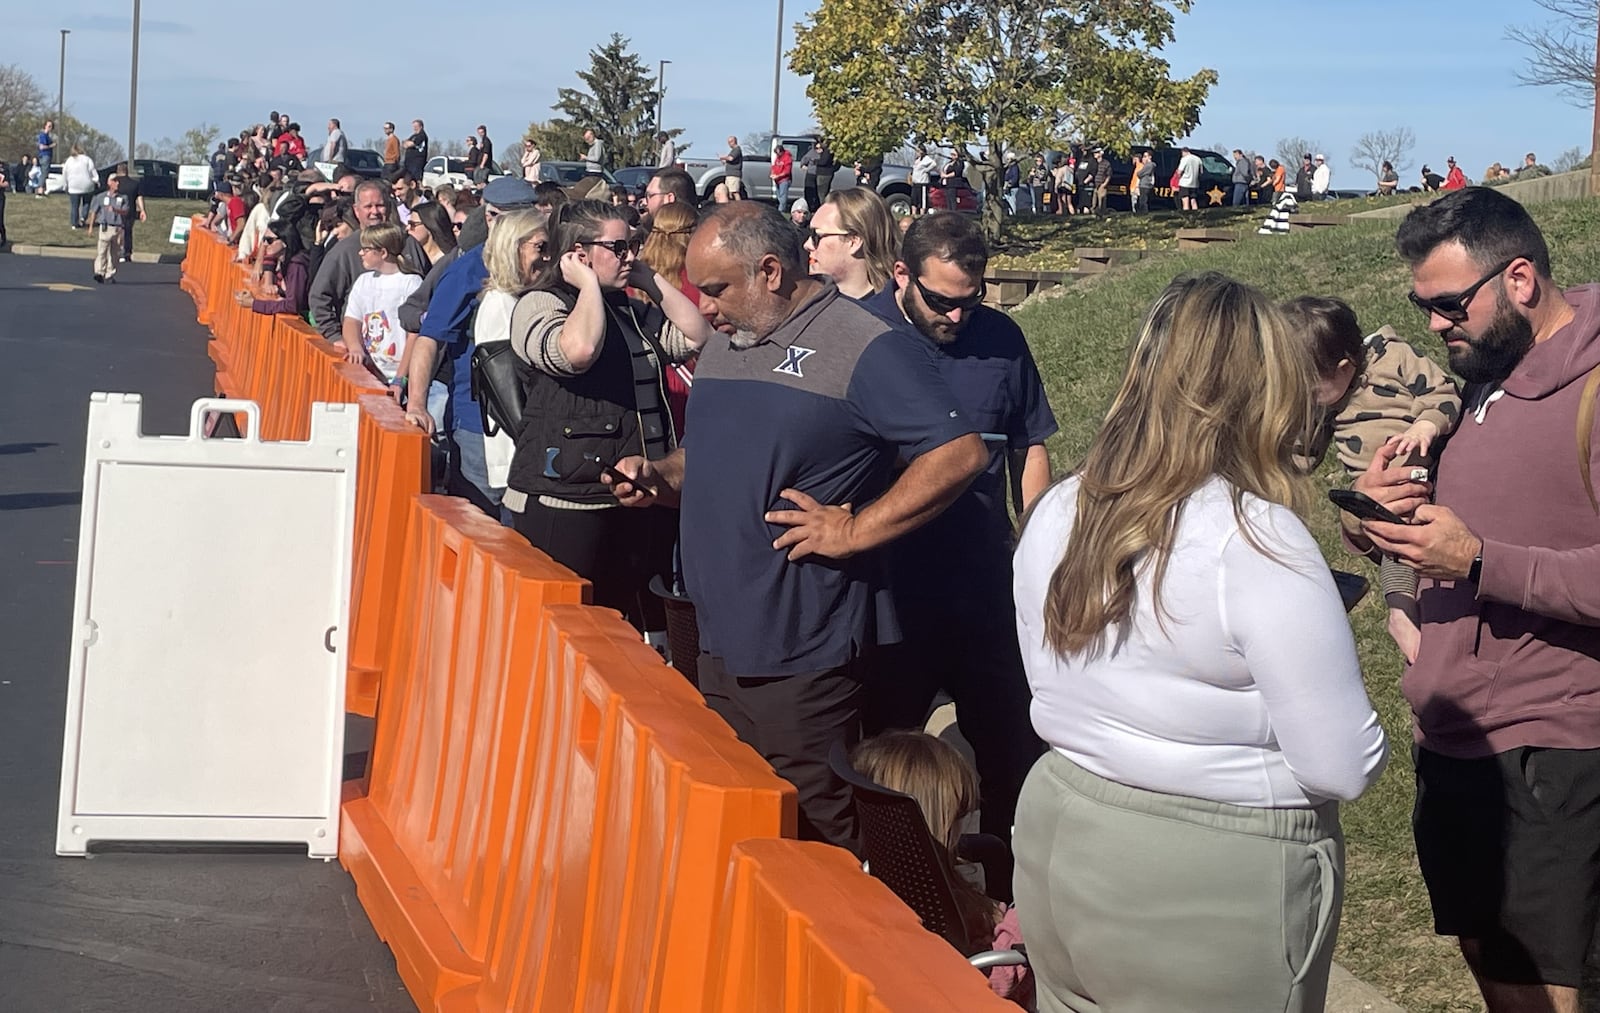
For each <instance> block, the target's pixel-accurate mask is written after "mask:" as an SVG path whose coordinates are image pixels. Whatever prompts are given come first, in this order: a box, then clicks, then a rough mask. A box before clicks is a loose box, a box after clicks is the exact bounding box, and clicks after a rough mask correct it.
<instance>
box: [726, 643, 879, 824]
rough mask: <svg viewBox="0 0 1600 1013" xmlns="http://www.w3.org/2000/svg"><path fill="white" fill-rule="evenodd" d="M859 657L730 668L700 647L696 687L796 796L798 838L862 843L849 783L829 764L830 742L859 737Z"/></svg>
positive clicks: (851, 741) (847, 745)
mask: <svg viewBox="0 0 1600 1013" xmlns="http://www.w3.org/2000/svg"><path fill="white" fill-rule="evenodd" d="M863 667H864V666H863V664H862V662H861V661H860V660H859V659H858V660H856V661H852V662H848V663H846V664H844V665H841V666H840V667H838V668H830V669H824V670H822V671H817V672H805V673H802V674H800V675H787V676H781V677H776V678H770V677H768V678H745V677H741V676H735V675H731V674H729V672H728V669H727V667H726V666H725V665H724V664H723V661H722V659H721V658H719V657H717V656H716V655H712V654H702V655H700V661H699V670H700V692H701V693H702V694H704V695H705V698H706V703H707V704H708V705H709V706H710V707H711V709H712V710H714V711H716V712H717V713H718V714H719V715H721V716H722V719H723V720H724V721H726V722H728V724H729V725H730V726H731V727H732V728H733V730H734V732H735V733H736V734H737V735H738V736H739V738H740V739H741V740H743V741H744V742H745V743H746V744H748V745H749V746H750V747H751V748H752V749H754V750H755V751H756V752H758V753H760V754H761V755H762V757H763V758H765V759H766V761H767V762H768V763H770V764H772V769H773V770H774V771H776V772H777V774H778V776H779V777H781V778H783V779H784V780H786V781H788V782H789V783H790V784H792V785H794V786H795V789H796V791H798V792H799V796H800V839H801V840H806V841H826V842H827V843H829V844H836V845H838V846H839V847H841V848H849V849H850V850H851V851H859V850H860V849H859V846H858V843H857V840H856V820H855V813H854V811H853V809H852V806H851V802H850V786H849V785H847V784H845V783H844V782H843V781H841V780H839V779H838V778H837V777H835V776H834V774H833V771H832V770H831V769H830V768H829V767H828V753H829V751H830V750H831V749H832V748H833V744H834V743H835V742H842V743H844V745H845V748H846V749H849V748H851V747H853V746H854V745H855V744H856V743H857V742H859V741H860V740H861V697H862V680H861V673H862V669H863Z"/></svg>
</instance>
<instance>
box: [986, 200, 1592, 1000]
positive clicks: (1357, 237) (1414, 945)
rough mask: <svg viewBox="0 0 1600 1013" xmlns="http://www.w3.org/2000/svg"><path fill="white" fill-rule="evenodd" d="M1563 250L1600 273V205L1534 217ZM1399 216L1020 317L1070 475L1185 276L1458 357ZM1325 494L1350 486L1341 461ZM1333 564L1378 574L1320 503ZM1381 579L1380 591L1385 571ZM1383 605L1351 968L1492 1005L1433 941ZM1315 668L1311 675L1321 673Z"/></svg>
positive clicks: (1351, 884) (1372, 621)
mask: <svg viewBox="0 0 1600 1013" xmlns="http://www.w3.org/2000/svg"><path fill="white" fill-rule="evenodd" d="M1529 210H1530V211H1531V212H1532V213H1533V216H1534V218H1535V220H1536V221H1538V223H1539V225H1540V227H1541V228H1542V229H1543V230H1544V233H1545V236H1546V237H1547V238H1548V240H1549V242H1550V248H1551V254H1552V259H1553V261H1554V266H1555V275H1556V280H1557V281H1558V282H1560V283H1561V284H1563V285H1572V284H1578V283H1580V282H1583V281H1588V280H1592V279H1596V278H1600V200H1581V201H1566V202H1560V203H1552V204H1540V205H1536V206H1534V207H1532V208H1530V209H1529ZM1396 224H1397V223H1396V222H1393V221H1368V222H1361V223H1359V224H1353V225H1344V226H1340V227H1337V228H1326V229H1318V230H1316V231H1315V232H1307V233H1302V234H1296V235H1290V236H1272V237H1268V236H1261V237H1254V236H1253V237H1251V238H1250V239H1248V240H1245V241H1243V242H1239V243H1228V244H1219V245H1216V246H1213V247H1210V248H1208V249H1204V250H1198V251H1195V252H1192V253H1189V252H1185V253H1181V254H1179V253H1174V254H1170V255H1168V256H1164V257H1161V258H1159V259H1157V260H1152V261H1148V262H1143V263H1140V264H1137V265H1132V266H1130V267H1128V268H1123V269H1119V270H1114V271H1111V272H1109V273H1107V274H1106V275H1103V276H1100V277H1095V278H1090V279H1085V280H1084V281H1081V282H1078V283H1077V284H1075V285H1073V286H1070V287H1068V288H1066V289H1063V290H1061V292H1062V294H1061V295H1060V296H1059V297H1056V298H1052V299H1048V300H1044V301H1040V302H1036V303H1032V304H1030V305H1027V306H1024V307H1022V308H1020V309H1019V310H1018V311H1017V313H1016V319H1017V321H1018V323H1020V324H1021V325H1022V327H1023V329H1024V330H1025V331H1026V332H1027V334H1028V337H1029V340H1030V343H1031V344H1032V346H1033V350H1034V354H1035V355H1036V356H1037V358H1038V361H1039V368H1040V370H1041V372H1042V373H1043V375H1044V380H1045V386H1046V388H1047V389H1048V391H1049V394H1050V403H1051V405H1053V406H1054V408H1055V412H1056V417H1057V418H1058V419H1059V420H1060V423H1061V433H1060V434H1059V435H1058V436H1056V437H1055V438H1054V439H1053V440H1052V441H1051V444H1050V450H1051V453H1052V455H1053V457H1054V459H1055V461H1056V462H1057V470H1058V472H1059V471H1061V470H1064V469H1066V468H1068V467H1070V466H1071V464H1072V462H1074V461H1076V460H1077V459H1078V458H1079V457H1080V456H1081V454H1082V453H1083V451H1084V450H1085V448H1086V447H1087V446H1088V443H1089V439H1090V437H1091V436H1092V435H1093V433H1094V431H1095V429H1096V427H1097V425H1098V424H1099V421H1100V418H1101V415H1102V414H1103V412H1104V410H1105V408H1106V406H1107V405H1108V404H1109V402H1110V399H1111V396H1112V394H1113V393H1114V392H1115V388H1116V385H1117V383H1118V381H1119V380H1120V378H1121V375H1122V370H1123V366H1124V356H1125V354H1126V348H1127V344H1128V342H1129V340H1130V339H1131V337H1132V335H1133V333H1134V331H1135V329H1136V327H1137V325H1138V323H1139V321H1140V319H1141V317H1142V315H1143V314H1144V311H1145V310H1146V309H1147V308H1148V307H1149V305H1150V303H1151V302H1152V301H1153V300H1154V299H1155V297H1156V295H1157V294H1158V293H1159V292H1160V291H1161V289H1162V288H1163V287H1165V285H1166V284H1167V283H1168V282H1169V281H1170V280H1171V279H1172V278H1173V276H1175V275H1177V274H1180V273H1184V272H1190V271H1201V270H1218V271H1222V272H1224V273H1226V274H1228V275H1230V276H1232V277H1235V278H1238V279H1240V280H1243V281H1246V282H1249V283H1250V284H1253V285H1256V286H1259V287H1260V288H1261V289H1262V290H1264V291H1265V292H1266V293H1267V294H1269V295H1270V296H1272V297H1274V298H1278V299H1284V298H1288V297H1291V296H1295V295H1302V294H1307V293H1316V294H1324V295H1335V296H1338V297H1340V298H1342V299H1345V300H1346V301H1348V302H1349V303H1350V304H1351V305H1352V306H1353V307H1354V308H1355V310H1356V313H1357V314H1358V315H1359V317H1360V320H1361V324H1362V326H1363V327H1364V328H1366V329H1368V330H1375V329H1376V328H1377V327H1378V326H1379V325H1381V324H1384V323H1389V324H1392V325H1394V326H1395V328H1396V329H1397V330H1398V331H1399V332H1400V333H1401V334H1402V335H1403V336H1405V337H1406V338H1407V339H1408V340H1410V341H1411V342H1412V343H1413V344H1415V345H1416V346H1417V347H1418V349H1420V350H1421V351H1423V352H1424V353H1426V354H1428V355H1431V356H1433V357H1434V358H1436V359H1438V360H1439V361H1440V362H1443V361H1444V355H1443V349H1442V348H1441V346H1440V344H1439V342H1438V340H1437V339H1436V338H1434V337H1433V336H1432V335H1430V334H1428V333H1427V331H1426V329H1425V327H1424V326H1423V321H1422V319H1421V317H1420V315H1419V314H1418V313H1417V312H1416V310H1415V309H1413V308H1412V307H1411V306H1410V304H1409V303H1407V301H1406V298H1405V293H1406V291H1407V290H1408V289H1409V287H1410V276H1409V274H1408V273H1407V271H1406V269H1405V267H1404V265H1403V264H1402V263H1401V262H1400V260H1399V258H1397V257H1396V256H1395V254H1394V249H1393V238H1394V231H1395V227H1396ZM1317 482H1318V484H1319V486H1321V487H1322V488H1327V487H1331V486H1332V485H1334V484H1335V483H1339V484H1343V483H1344V477H1343V474H1342V472H1341V471H1340V469H1339V468H1338V466H1337V463H1336V462H1335V461H1333V457H1332V455H1331V454H1330V455H1329V459H1328V461H1327V462H1325V463H1324V466H1323V468H1322V470H1321V472H1320V473H1319V474H1318V476H1317ZM1307 521H1308V523H1309V524H1310V525H1311V529H1312V531H1313V532H1315V534H1316V535H1317V538H1318V540H1319V541H1320V542H1321V543H1322V546H1323V551H1324V552H1325V553H1326V555H1327V557H1328V559H1329V560H1330V562H1332V564H1333V565H1335V566H1339V567H1342V568H1344V569H1351V570H1358V571H1363V572H1364V570H1365V569H1370V567H1367V566H1366V564H1365V563H1364V562H1363V561H1361V560H1358V559H1356V558H1354V557H1352V556H1350V555H1349V554H1348V553H1346V552H1344V550H1343V549H1342V548H1340V546H1339V543H1338V521H1337V518H1336V512H1335V510H1334V508H1333V506H1332V505H1331V504H1330V503H1328V502H1327V500H1326V499H1325V498H1322V497H1321V496H1320V494H1319V497H1318V499H1317V501H1316V503H1315V505H1314V507H1313V509H1312V513H1311V516H1310V517H1308V518H1307ZM1368 576H1371V577H1373V579H1374V583H1376V575H1375V574H1370V573H1369V574H1368ZM1384 620H1385V610H1384V607H1383V603H1382V599H1381V598H1380V597H1378V596H1377V595H1375V594H1374V595H1369V596H1368V598H1367V600H1366V601H1364V602H1363V603H1362V604H1361V605H1360V606H1359V607H1358V608H1357V609H1356V610H1355V612H1354V613H1353V615H1352V622H1353V625H1354V628H1355V634H1356V643H1357V646H1358V648H1359V650H1360V654H1361V662H1362V670H1363V671H1364V672H1365V674H1366V681H1367V687H1368V690H1369V692H1370V694H1371V696H1372V701H1373V703H1374V705H1375V706H1376V707H1377V710H1378V713H1379V715H1380V716H1381V718H1382V719H1383V724H1384V727H1385V728H1386V729H1387V730H1388V733H1389V737H1390V742H1391V744H1392V749H1393V753H1392V759H1391V761H1390V764H1389V769H1388V771H1387V772H1386V773H1385V774H1384V776H1383V778H1382V779H1381V780H1380V781H1379V782H1378V784H1377V785H1376V786H1375V787H1374V788H1373V789H1372V790H1371V791H1370V792H1368V793H1367V795H1366V796H1365V797H1364V798H1362V799H1361V800H1360V801H1358V802H1356V803H1355V804H1353V805H1350V806H1347V807H1346V808H1345V811H1344V827H1345V833H1346V835H1347V837H1348V840H1349V879H1348V894H1347V897H1346V901H1345V908H1344V923H1343V927H1342V929H1341V931H1340V935H1339V950H1338V957H1337V959H1338V960H1339V961H1340V962H1341V963H1343V964H1345V966H1347V967H1349V968H1350V969H1351V970H1352V971H1353V972H1354V973H1355V974H1356V975H1358V976H1359V977H1361V978H1363V979H1365V980H1367V981H1370V982H1372V983H1373V984H1375V985H1377V986H1378V987H1379V988H1381V989H1383V990H1384V991H1385V992H1386V993H1388V994H1389V995H1390V996H1391V997H1392V998H1393V999H1394V1000H1395V1001H1396V1002H1398V1003H1400V1004H1401V1005H1402V1006H1404V1007H1406V1008H1407V1009H1408V1010H1411V1011H1413V1013H1425V1011H1432V1013H1444V1011H1451V1013H1455V1011H1465V1010H1477V1009H1481V1008H1482V1006H1481V1003H1480V1000H1479V999H1478V996H1477V992H1476V990H1475V989H1474V987H1473V985H1472V981H1471V979H1470V977H1469V976H1468V974H1467V972H1466V971H1465V969H1464V966H1463V965H1462V963H1461V961H1460V959H1459V957H1458V956H1457V955H1456V952H1455V948H1454V946H1453V945H1452V944H1451V943H1450V942H1449V941H1447V940H1442V939H1439V938H1438V937H1435V936H1434V935H1433V931H1432V920H1431V915H1430V913H1429V909H1428V899H1427V892H1426V890H1425V888H1424V887H1423V884H1422V879H1421V875H1420V873H1419V872H1418V871H1417V866H1416V856H1415V851H1414V849H1413V846H1412V841H1411V831H1410V812H1411V802H1412V787H1413V781H1412V767H1411V761H1410V757H1409V746H1410V742H1411V719H1410V712H1409V710H1408V709H1407V707H1406V704H1405V701H1404V700H1403V699H1402V698H1401V696H1400V692H1399V682H1400V659H1399V654H1398V653H1397V651H1396V650H1395V647H1394V645H1393V642H1392V641H1390V639H1389V637H1388V635H1387V634H1386V633H1385V631H1384ZM1316 661H1317V659H1315V658H1307V659H1306V668H1307V673H1306V674H1307V677H1308V678H1314V677H1315V675H1316Z"/></svg>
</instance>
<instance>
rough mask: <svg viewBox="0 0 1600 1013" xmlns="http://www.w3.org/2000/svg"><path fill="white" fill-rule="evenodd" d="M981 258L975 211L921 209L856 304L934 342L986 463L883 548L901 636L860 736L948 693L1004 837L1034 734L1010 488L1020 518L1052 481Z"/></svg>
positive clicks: (918, 712)
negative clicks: (871, 290)
mask: <svg viewBox="0 0 1600 1013" xmlns="http://www.w3.org/2000/svg"><path fill="white" fill-rule="evenodd" d="M988 264H989V250H988V247H987V246H986V245H985V243H984V239H983V233H982V231H981V230H980V228H979V226H978V224H977V222H976V221H975V220H973V219H972V218H969V217H967V216H966V215H928V216H926V217H923V218H918V219H917V220H916V221H915V222H913V223H912V225H911V227H910V228H909V229H908V230H907V231H906V234H905V238H904V239H903V240H902V242H901V247H900V260H899V261H898V262H897V263H896V264H895V266H894V279H893V281H892V282H891V283H890V284H889V285H887V286H885V287H884V289H883V291H881V292H879V293H878V294H876V295H874V296H871V297H870V298H868V299H867V300H866V304H867V306H868V307H869V308H870V309H872V310H873V311H874V312H876V313H877V314H878V315H879V316H881V317H883V318H884V319H885V320H888V321H891V322H893V323H895V324H898V325H901V326H905V325H910V327H912V328H914V329H915V330H916V331H917V333H918V334H919V335H920V336H921V337H922V338H923V339H925V340H926V341H928V342H930V343H931V344H932V347H933V348H934V349H935V350H936V354H937V357H938V364H939V372H940V373H941V374H942V375H943V376H944V379H945V382H946V383H948V384H949V385H950V390H951V392H952V393H953V394H954V395H955V397H956V402H957V404H958V405H959V406H960V409H961V412H962V414H963V415H964V416H965V417H966V418H967V420H968V421H969V422H971V423H972V424H973V425H974V426H975V427H977V428H978V430H979V432H980V435H981V436H982V438H983V441H984V445H985V448H986V449H987V451H988V457H987V461H986V465H985V468H984V470H983V472H982V473H981V474H980V475H979V476H978V477H977V478H976V479H974V480H973V482H972V484H971V485H970V486H968V487H967V490H966V491H965V492H963V493H962V494H961V496H960V497H959V498H958V499H957V500H956V501H955V502H954V503H952V504H951V505H950V508H949V509H948V510H946V511H945V512H944V513H942V514H940V515H939V516H938V517H935V518H934V519H933V520H931V521H929V522H928V523H927V524H926V525H924V526H923V527H921V528H918V529H917V530H916V531H913V532H911V533H910V534H908V535H906V536H905V537H904V538H902V539H900V540H899V541H897V542H895V543H894V544H893V545H892V546H891V547H890V550H889V551H890V559H891V571H890V572H891V576H892V580H893V587H894V600H895V608H896V611H897V612H898V614H899V616H900V621H901V625H902V627H903V628H904V631H905V639H904V640H902V641H901V642H900V643H899V644H896V645H894V646H893V647H891V648H888V649H887V650H886V651H885V652H884V656H883V658H882V661H881V664H880V665H879V666H878V667H877V670H876V672H875V675H876V676H877V678H876V680H875V681H874V682H873V683H871V684H869V686H868V688H867V707H866V714H867V721H866V732H867V734H869V735H872V734H876V733H878V732H879V731H882V730H885V729H888V728H921V727H923V725H924V723H925V722H926V720H927V717H928V710H929V708H930V706H931V705H932V702H933V698H934V696H935V694H936V693H937V692H938V691H939V690H941V689H942V690H944V691H945V692H946V693H948V694H950V697H951V699H952V700H954V701H955V705H956V722H957V724H958V725H959V726H960V729H961V734H962V736H963V737H964V738H966V740H967V741H968V742H969V743H971V745H972V750H973V754H974V757H975V758H976V760H977V768H978V778H979V782H980V788H981V790H982V793H983V808H982V812H981V817H980V818H981V827H980V829H982V831H983V832H984V833H992V834H994V835H995V836H997V837H999V838H1000V839H1001V840H1003V841H1009V840H1010V839H1011V824H1012V819H1013V816H1014V815H1015V813H1016V806H1017V794H1018V792H1020V791H1021V790H1022V782H1023V780H1024V779H1025V778H1026V777H1027V775H1028V771H1029V769H1031V768H1032V766H1033V764H1034V761H1036V760H1037V759H1038V758H1039V757H1040V755H1042V754H1043V752H1044V743H1043V742H1042V741H1041V740H1040V738H1039V736H1038V735H1037V734H1035V732H1034V730H1033V723H1032V721H1031V719H1030V717H1029V714H1028V708H1029V705H1030V704H1031V703H1032V699H1033V698H1032V695H1031V694H1030V693H1029V691H1028V681H1027V676H1026V675H1025V673H1024V671H1023V667H1022V655H1021V653H1020V652H1019V650H1018V648H1017V627H1016V622H1017V617H1016V609H1015V608H1014V607H1013V605H1012V598H1011V550H1012V543H1013V538H1012V535H1013V532H1012V525H1011V516H1010V514H1008V513H1007V510H1006V497H1007V492H1008V491H1009V493H1010V496H1011V505H1012V508H1013V509H1014V510H1015V512H1016V515H1017V516H1019V517H1020V516H1021V515H1022V513H1023V511H1025V510H1026V509H1027V507H1028V505H1029V504H1031V503H1032V502H1033V500H1034V499H1035V498H1036V497H1037V496H1038V495H1039V494H1040V493H1041V492H1043V491H1044V490H1045V488H1046V487H1047V486H1048V485H1049V484H1050V454H1049V452H1048V451H1047V450H1046V449H1045V446H1044V441H1045V440H1046V439H1048V438H1049V437H1050V436H1051V435H1053V434H1054V433H1055V432H1056V428H1057V427H1056V419H1055V415H1054V414H1053V413H1052V412H1051V411H1050V404H1049V402H1048V400H1047V399H1046V397H1045V392H1044V383H1043V381H1042V380H1041V379H1040V377H1039V369H1038V367H1037V366H1036V365H1035V364H1034V361H1033V354H1032V353H1031V352H1030V351H1029V350H1028V343H1027V339H1026V338H1024V337H1023V334H1022V330H1021V328H1019V327H1018V326H1017V325H1016V323H1015V321H1013V320H1012V319H1011V318H1010V317H1009V316H1007V315H1006V314H1004V313H1002V312H1000V311H999V310H996V309H991V308H989V307H987V306H984V305H983V297H984V294H985V293H984V282H983V275H984V271H985V270H986V269H987V268H988ZM1008 477H1009V483H1008V481H1007V479H1008ZM1003 885H1004V887H1006V888H1009V886H1010V883H1009V882H1007V883H1005V884H1003Z"/></svg>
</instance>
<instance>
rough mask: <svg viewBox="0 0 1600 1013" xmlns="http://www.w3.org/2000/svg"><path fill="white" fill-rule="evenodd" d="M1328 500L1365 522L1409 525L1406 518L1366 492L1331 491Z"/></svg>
mask: <svg viewBox="0 0 1600 1013" xmlns="http://www.w3.org/2000/svg"><path fill="white" fill-rule="evenodd" d="M1328 498H1329V499H1330V500H1332V501H1333V505H1334V506H1336V507H1338V508H1339V509H1340V510H1343V511H1344V512H1345V513H1347V514H1350V515H1351V516H1353V517H1359V518H1361V519H1362V520H1364V521H1384V522H1387V523H1389V524H1405V523H1407V521H1406V519H1405V518H1403V517H1401V516H1400V515H1399V514H1397V513H1395V512H1394V511H1393V510H1390V509H1389V508H1388V507H1386V506H1384V505H1383V504H1382V503H1379V502H1378V501H1377V500H1375V499H1373V498H1372V497H1371V496H1368V495H1367V494H1366V493H1364V492H1357V491H1356V490H1354V489H1329V490H1328Z"/></svg>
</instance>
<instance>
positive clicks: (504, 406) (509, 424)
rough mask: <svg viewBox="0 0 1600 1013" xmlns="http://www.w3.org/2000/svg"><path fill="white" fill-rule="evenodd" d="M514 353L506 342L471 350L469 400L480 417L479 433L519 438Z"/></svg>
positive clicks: (519, 396) (518, 392) (520, 393)
mask: <svg viewBox="0 0 1600 1013" xmlns="http://www.w3.org/2000/svg"><path fill="white" fill-rule="evenodd" d="M518 366H519V363H518V361H517V353H515V352H513V351H512V350H511V342H509V341H492V342H490V343H489V344H487V345H477V346H475V347H474V348H473V349H472V399H473V400H474V401H476V402H478V411H479V412H480V413H481V414H482V416H483V431H484V433H485V434H486V435H489V436H494V435H496V434H498V433H499V432H501V431H502V430H504V431H505V433H506V434H507V435H508V436H510V437H511V438H512V439H513V440H514V439H516V438H517V437H518V436H520V435H522V397H523V390H522V377H521V376H519V375H518Z"/></svg>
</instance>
